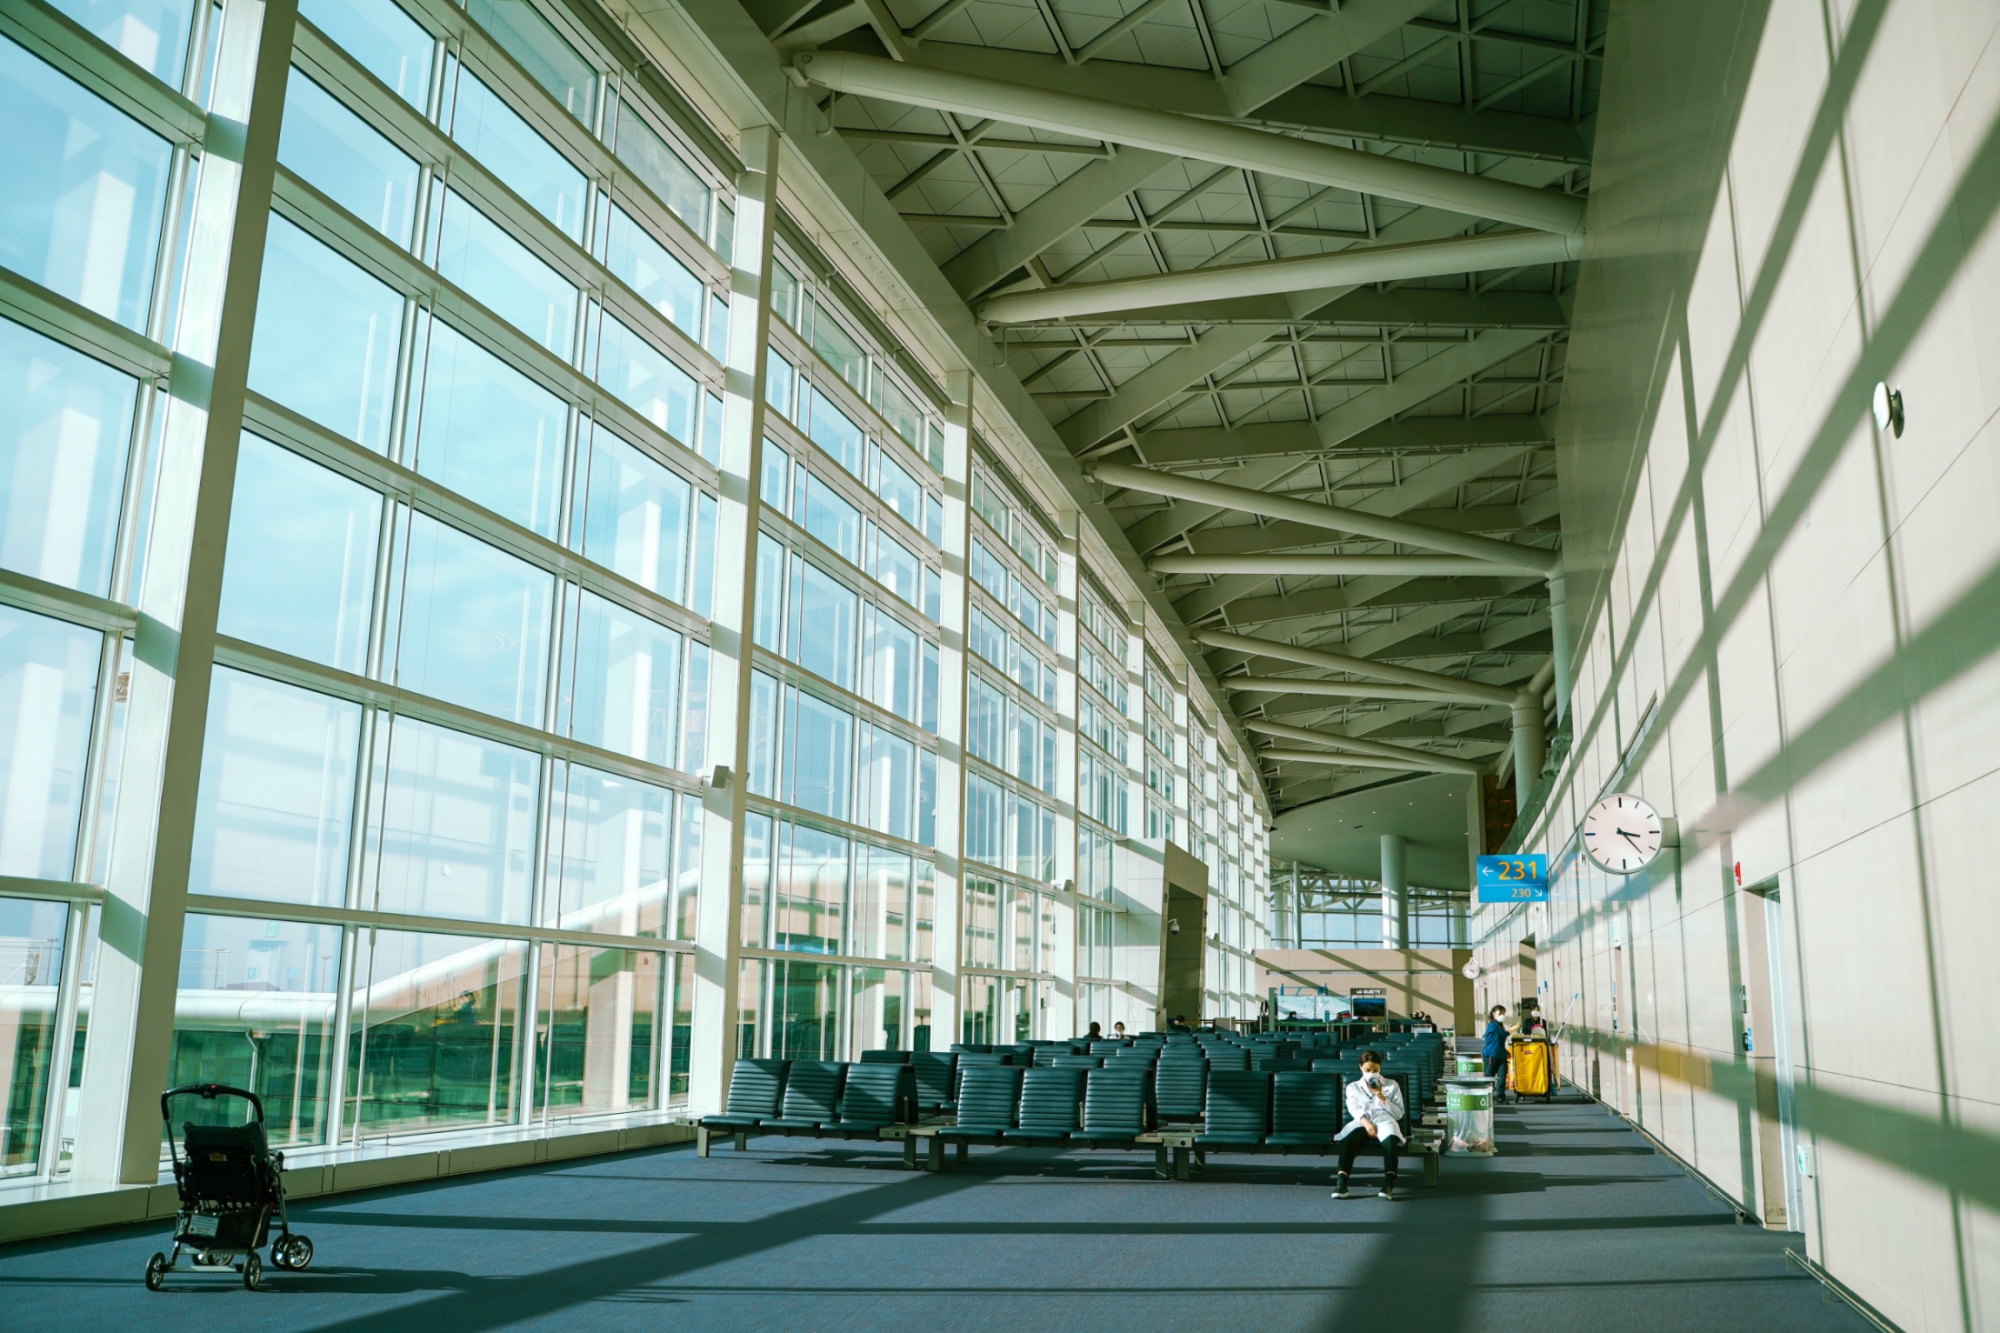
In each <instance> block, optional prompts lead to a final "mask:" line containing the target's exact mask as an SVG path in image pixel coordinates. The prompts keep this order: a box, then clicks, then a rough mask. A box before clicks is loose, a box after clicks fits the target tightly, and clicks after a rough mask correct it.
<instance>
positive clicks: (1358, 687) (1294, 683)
mask: <svg viewBox="0 0 2000 1333" xmlns="http://www.w3.org/2000/svg"><path fill="white" fill-rule="evenodd" d="M1217 683H1218V684H1220V685H1221V686H1222V688H1223V689H1225V690H1244V691H1248V692H1250V693H1253V694H1317V695H1322V696H1325V697H1328V698H1335V699H1398V700H1403V701H1406V702H1409V703H1435V704H1453V703H1493V702H1495V701H1494V700H1491V699H1471V698H1465V697H1461V696H1459V695H1452V694H1444V693H1441V692H1439V691H1437V690H1424V689H1418V688H1417V687H1416V686H1414V685H1378V684H1376V683H1375V682H1374V681H1372V680H1314V679H1312V678H1310V677H1306V676H1224V677H1222V678H1221V680H1220V681H1218V682H1217Z"/></svg>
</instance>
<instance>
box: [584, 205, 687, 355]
mask: <svg viewBox="0 0 2000 1333" xmlns="http://www.w3.org/2000/svg"><path fill="white" fill-rule="evenodd" d="M610 212H611V217H610V221H609V223H608V225H607V228H606V233H605V242H604V266H605V267H606V268H608V269H610V270H611V273H612V276H614V277H616V278H617V279H618V280H619V281H621V282H623V283H624V284H625V285H626V286H627V287H630V288H631V289H632V290H633V291H634V292H637V293H638V294H639V295H640V296H642V297H644V298H645V300H646V301H647V303H648V304H650V305H651V306H652V307H653V308H654V309H655V310H657V311H659V312H660V313H661V314H662V315H665V316H666V317H667V318H668V319H669V320H670V321H672V322H673V324H674V325H675V327H677V328H679V329H680V331H681V332H682V333H685V334H686V335H687V336H688V337H690V338H693V339H696V340H697V341H699V339H700V338H701V299H702V294H703V293H704V291H705V290H706V289H705V288H704V287H703V286H702V284H701V279H699V278H697V277H695V275H694V274H692V273H690V272H688V270H687V266H686V265H685V264H683V263H681V261H680V260H678V259H676V258H674V255H673V252H672V251H670V250H668V249H667V247H666V246H664V245H661V244H660V243H659V242H658V241H656V240H654V239H653V235H652V233H651V232H649V231H647V230H646V229H645V228H644V227H642V226H640V225H639V224H638V223H637V222H635V221H633V220H632V217H631V215H630V214H628V213H627V212H626V211H625V210H624V209H622V208H620V207H618V206H617V205H616V204H613V205H612V206H611V210H610Z"/></svg>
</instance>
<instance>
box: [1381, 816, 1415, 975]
mask: <svg viewBox="0 0 2000 1333" xmlns="http://www.w3.org/2000/svg"><path fill="white" fill-rule="evenodd" d="M1408 850H1409V847H1408V844H1407V843H1406V842H1404V840H1403V835H1402V834H1400V833H1384V834H1383V835H1382V947H1383V948H1385V949H1407V948H1409V947H1410V878H1409V872H1408V870H1407V859H1408Z"/></svg>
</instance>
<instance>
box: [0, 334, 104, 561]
mask: <svg viewBox="0 0 2000 1333" xmlns="http://www.w3.org/2000/svg"><path fill="white" fill-rule="evenodd" d="M136 388H137V385H136V382H135V381H134V380H133V379H132V377H131V376H129V375H123V374H120V373H119V372H118V371H115V370H113V369H112V368H111V367H109V366H107V365H105V364H104V363H103V362H101V361H93V360H92V359H91V358H89V357H87V356H85V355H83V354H82V353H81V352H74V351H71V350H70V349H69V348H67V347H64V346H63V345H62V344H61V343H57V342H53V341H51V340H49V339H47V338H44V337H42V336H41V335H40V334H38V333H34V332H31V331H30V330H28V329H25V328H23V327H21V326H20V325H19V324H15V323H12V322H10V321H8V320H4V319H0V402H4V403H6V404H7V410H6V411H5V412H4V413H0V565H4V566H5V567H6V568H8V569H12V570H15V571H17V572H19V573H22V574H28V575H32V576H33V577H35V578H38V579H45V580H47V581H48V582H50V583H60V584H62V585H63V586H64V587H66V588H76V589H78V590H80V591H82V592H88V593H95V594H96V595H97V596H99V597H102V596H105V595H106V594H107V593H108V592H109V591H110V588H111V557H112V549H113V543H114V542H115V541H116V540H117V535H118V500H119V495H120V493H121V492H122V491H123V489H124V480H125V456H126V452H127V449H128V445H129V441H130V439H131V434H132V411H133V404H134V402H135V390H136Z"/></svg>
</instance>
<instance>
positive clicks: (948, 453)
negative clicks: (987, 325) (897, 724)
mask: <svg viewBox="0 0 2000 1333" xmlns="http://www.w3.org/2000/svg"><path fill="white" fill-rule="evenodd" d="M972 386H973V377H972V372H971V371H970V370H954V371H951V372H949V373H948V374H947V375H946V376H945V391H946V392H947V393H948V394H949V395H950V397H951V406H950V408H949V409H948V410H947V411H946V412H945V425H944V588H943V608H942V614H943V616H944V622H943V624H942V625H940V626H939V630H940V634H939V643H938V790H937V899H936V903H935V906H934V907H933V909H932V910H933V912H934V913H935V916H934V920H933V925H932V930H931V1047H932V1049H933V1050H949V1049H950V1048H951V1044H952V1043H953V1042H955V1041H957V1040H958V1039H959V1036H958V1028H959V1006H960V999H961V997H960V995H959V964H960V957H961V953H962V951H963V949H964V946H965V929H964V926H963V924H962V922H963V920H964V893H965V749H964V739H965V653H966V645H965V627H966V623H967V610H966V602H967V597H968V588H967V582H968V581H967V558H968V555H969V553H970V546H969V543H970V541H971V523H972V408H973V403H972Z"/></svg>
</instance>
